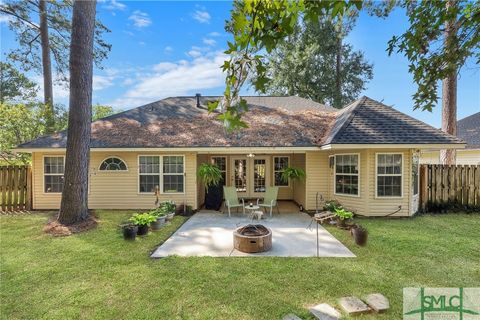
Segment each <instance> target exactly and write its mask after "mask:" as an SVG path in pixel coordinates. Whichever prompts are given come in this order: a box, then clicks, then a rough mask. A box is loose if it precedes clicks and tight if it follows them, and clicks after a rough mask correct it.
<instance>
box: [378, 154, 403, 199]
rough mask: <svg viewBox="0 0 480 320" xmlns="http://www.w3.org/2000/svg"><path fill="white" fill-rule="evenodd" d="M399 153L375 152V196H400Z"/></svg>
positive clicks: (401, 156)
mask: <svg viewBox="0 0 480 320" xmlns="http://www.w3.org/2000/svg"><path fill="white" fill-rule="evenodd" d="M402 160H403V155H402V154H401V153H387V154H380V153H379V154H377V197H401V196H402V165H403V161H402Z"/></svg>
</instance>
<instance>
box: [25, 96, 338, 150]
mask: <svg viewBox="0 0 480 320" xmlns="http://www.w3.org/2000/svg"><path fill="white" fill-rule="evenodd" d="M218 98H219V97H201V98H200V101H201V108H198V107H197V106H196V98H195V97H173V98H167V99H163V100H160V101H157V102H153V103H150V104H147V105H144V106H141V107H138V108H135V109H131V110H128V111H125V112H122V113H119V114H116V115H112V116H109V117H106V118H103V119H99V120H97V121H95V122H93V123H92V136H91V144H90V146H91V147H92V148H161V147H224V146H237V147H249V146H250V147H253V146H262V147H266V146H268V147H286V146H289V147H290V146H291V147H305V146H316V145H317V141H319V140H320V139H322V137H323V136H324V134H325V131H326V130H327V129H328V127H329V124H330V123H331V122H332V121H333V119H334V113H333V112H334V111H335V109H333V108H331V107H327V106H324V105H322V104H319V103H316V102H314V101H311V100H307V99H303V98H299V97H244V98H245V99H246V100H247V102H248V104H249V106H250V110H249V112H247V113H245V115H244V116H243V120H244V121H246V122H247V123H248V124H249V128H247V129H243V130H241V131H240V132H237V133H234V134H227V133H226V132H225V129H224V127H223V124H222V123H221V122H219V121H216V120H215V117H216V114H208V111H207V108H206V106H207V102H208V101H212V100H216V99H218ZM66 141H67V134H66V132H65V131H62V132H59V133H56V134H53V135H49V136H44V137H40V138H38V139H35V140H33V141H30V142H27V143H24V144H21V145H19V148H50V147H53V148H64V147H65V146H66Z"/></svg>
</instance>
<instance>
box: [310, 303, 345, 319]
mask: <svg viewBox="0 0 480 320" xmlns="http://www.w3.org/2000/svg"><path fill="white" fill-rule="evenodd" d="M308 310H309V311H310V313H311V314H313V315H314V316H315V318H317V319H318V320H337V319H340V317H341V316H342V315H341V314H340V312H338V311H337V309H335V308H334V307H332V306H331V305H329V304H327V303H322V304H318V305H316V306H314V307H311V308H309V309H308Z"/></svg>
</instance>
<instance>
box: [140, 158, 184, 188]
mask: <svg viewBox="0 0 480 320" xmlns="http://www.w3.org/2000/svg"><path fill="white" fill-rule="evenodd" d="M140 157H159V158H160V161H159V173H142V174H141V175H142V176H143V175H145V176H157V175H158V176H159V179H158V183H159V184H160V185H159V187H160V194H166V195H176V194H185V191H186V190H187V179H186V174H185V169H186V163H185V155H184V154H139V155H138V156H137V167H138V169H137V194H138V195H152V194H155V192H140ZM163 157H182V158H183V173H173V174H167V175H183V192H164V191H163Z"/></svg>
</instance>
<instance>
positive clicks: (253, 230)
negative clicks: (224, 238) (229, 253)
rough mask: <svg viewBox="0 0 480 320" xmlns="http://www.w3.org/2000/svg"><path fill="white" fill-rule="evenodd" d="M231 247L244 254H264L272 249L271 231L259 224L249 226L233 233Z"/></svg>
mask: <svg viewBox="0 0 480 320" xmlns="http://www.w3.org/2000/svg"><path fill="white" fill-rule="evenodd" d="M233 247H234V248H235V249H237V250H238V251H242V252H246V253H255V252H264V251H268V250H270V249H271V248H272V230H270V229H268V228H267V227H265V226H263V225H261V224H255V225H254V224H249V225H246V226H244V227H240V228H238V229H237V230H235V231H233Z"/></svg>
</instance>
